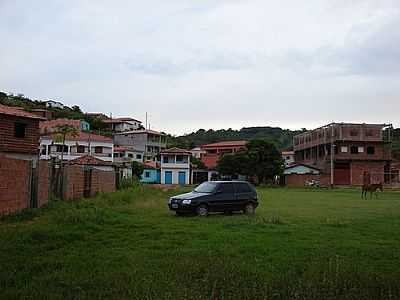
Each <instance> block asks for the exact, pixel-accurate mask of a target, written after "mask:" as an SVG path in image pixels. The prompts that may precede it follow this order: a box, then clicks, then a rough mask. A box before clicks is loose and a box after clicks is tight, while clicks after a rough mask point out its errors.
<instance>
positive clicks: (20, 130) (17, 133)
mask: <svg viewBox="0 0 400 300" xmlns="http://www.w3.org/2000/svg"><path fill="white" fill-rule="evenodd" d="M25 131H26V124H23V123H14V137H16V138H24V137H25Z"/></svg>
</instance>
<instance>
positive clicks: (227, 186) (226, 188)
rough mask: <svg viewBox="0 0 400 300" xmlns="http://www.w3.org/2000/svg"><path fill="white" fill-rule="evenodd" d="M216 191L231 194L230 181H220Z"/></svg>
mask: <svg viewBox="0 0 400 300" xmlns="http://www.w3.org/2000/svg"><path fill="white" fill-rule="evenodd" d="M218 192H220V193H222V194H233V193H234V191H233V184H232V183H221V184H220V185H219V187H218Z"/></svg>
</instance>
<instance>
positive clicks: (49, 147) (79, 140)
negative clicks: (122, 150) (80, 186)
mask: <svg viewBox="0 0 400 300" xmlns="http://www.w3.org/2000/svg"><path fill="white" fill-rule="evenodd" d="M62 152H64V153H63V159H64V160H73V159H77V158H79V157H81V156H85V155H92V156H94V157H95V158H97V159H100V160H103V161H108V162H113V152H114V143H113V140H112V139H111V138H108V137H105V136H101V135H98V134H94V133H91V132H83V131H79V132H78V133H77V134H76V135H67V137H66V139H65V145H64V146H63V144H62V139H61V137H60V136H59V135H58V134H56V133H52V134H49V135H44V136H42V137H41V139H40V159H51V158H53V157H56V158H61V153H62Z"/></svg>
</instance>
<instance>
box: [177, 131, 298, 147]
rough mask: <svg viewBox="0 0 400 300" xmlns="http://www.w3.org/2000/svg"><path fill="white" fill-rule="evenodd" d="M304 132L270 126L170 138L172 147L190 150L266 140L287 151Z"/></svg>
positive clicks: (204, 132) (193, 133) (198, 132)
mask: <svg viewBox="0 0 400 300" xmlns="http://www.w3.org/2000/svg"><path fill="white" fill-rule="evenodd" d="M303 131H305V129H303V130H295V131H293V130H289V129H282V128H279V127H268V126H265V127H244V128H242V129H240V130H233V129H231V128H230V129H220V130H213V129H210V130H204V129H199V130H198V131H196V132H192V133H190V134H187V135H183V136H178V137H173V136H170V138H169V143H170V145H171V146H175V147H180V148H187V149H190V148H194V147H196V146H200V145H204V144H210V143H215V142H221V141H235V140H253V139H264V140H267V141H269V142H272V143H273V144H274V145H275V146H276V147H277V148H279V149H287V148H291V147H292V141H293V136H295V135H296V134H299V133H301V132H303Z"/></svg>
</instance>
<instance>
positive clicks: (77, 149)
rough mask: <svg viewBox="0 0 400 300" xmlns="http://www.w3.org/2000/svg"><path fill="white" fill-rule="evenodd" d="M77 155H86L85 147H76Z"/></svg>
mask: <svg viewBox="0 0 400 300" xmlns="http://www.w3.org/2000/svg"><path fill="white" fill-rule="evenodd" d="M76 152H77V153H85V146H78V147H76Z"/></svg>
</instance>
